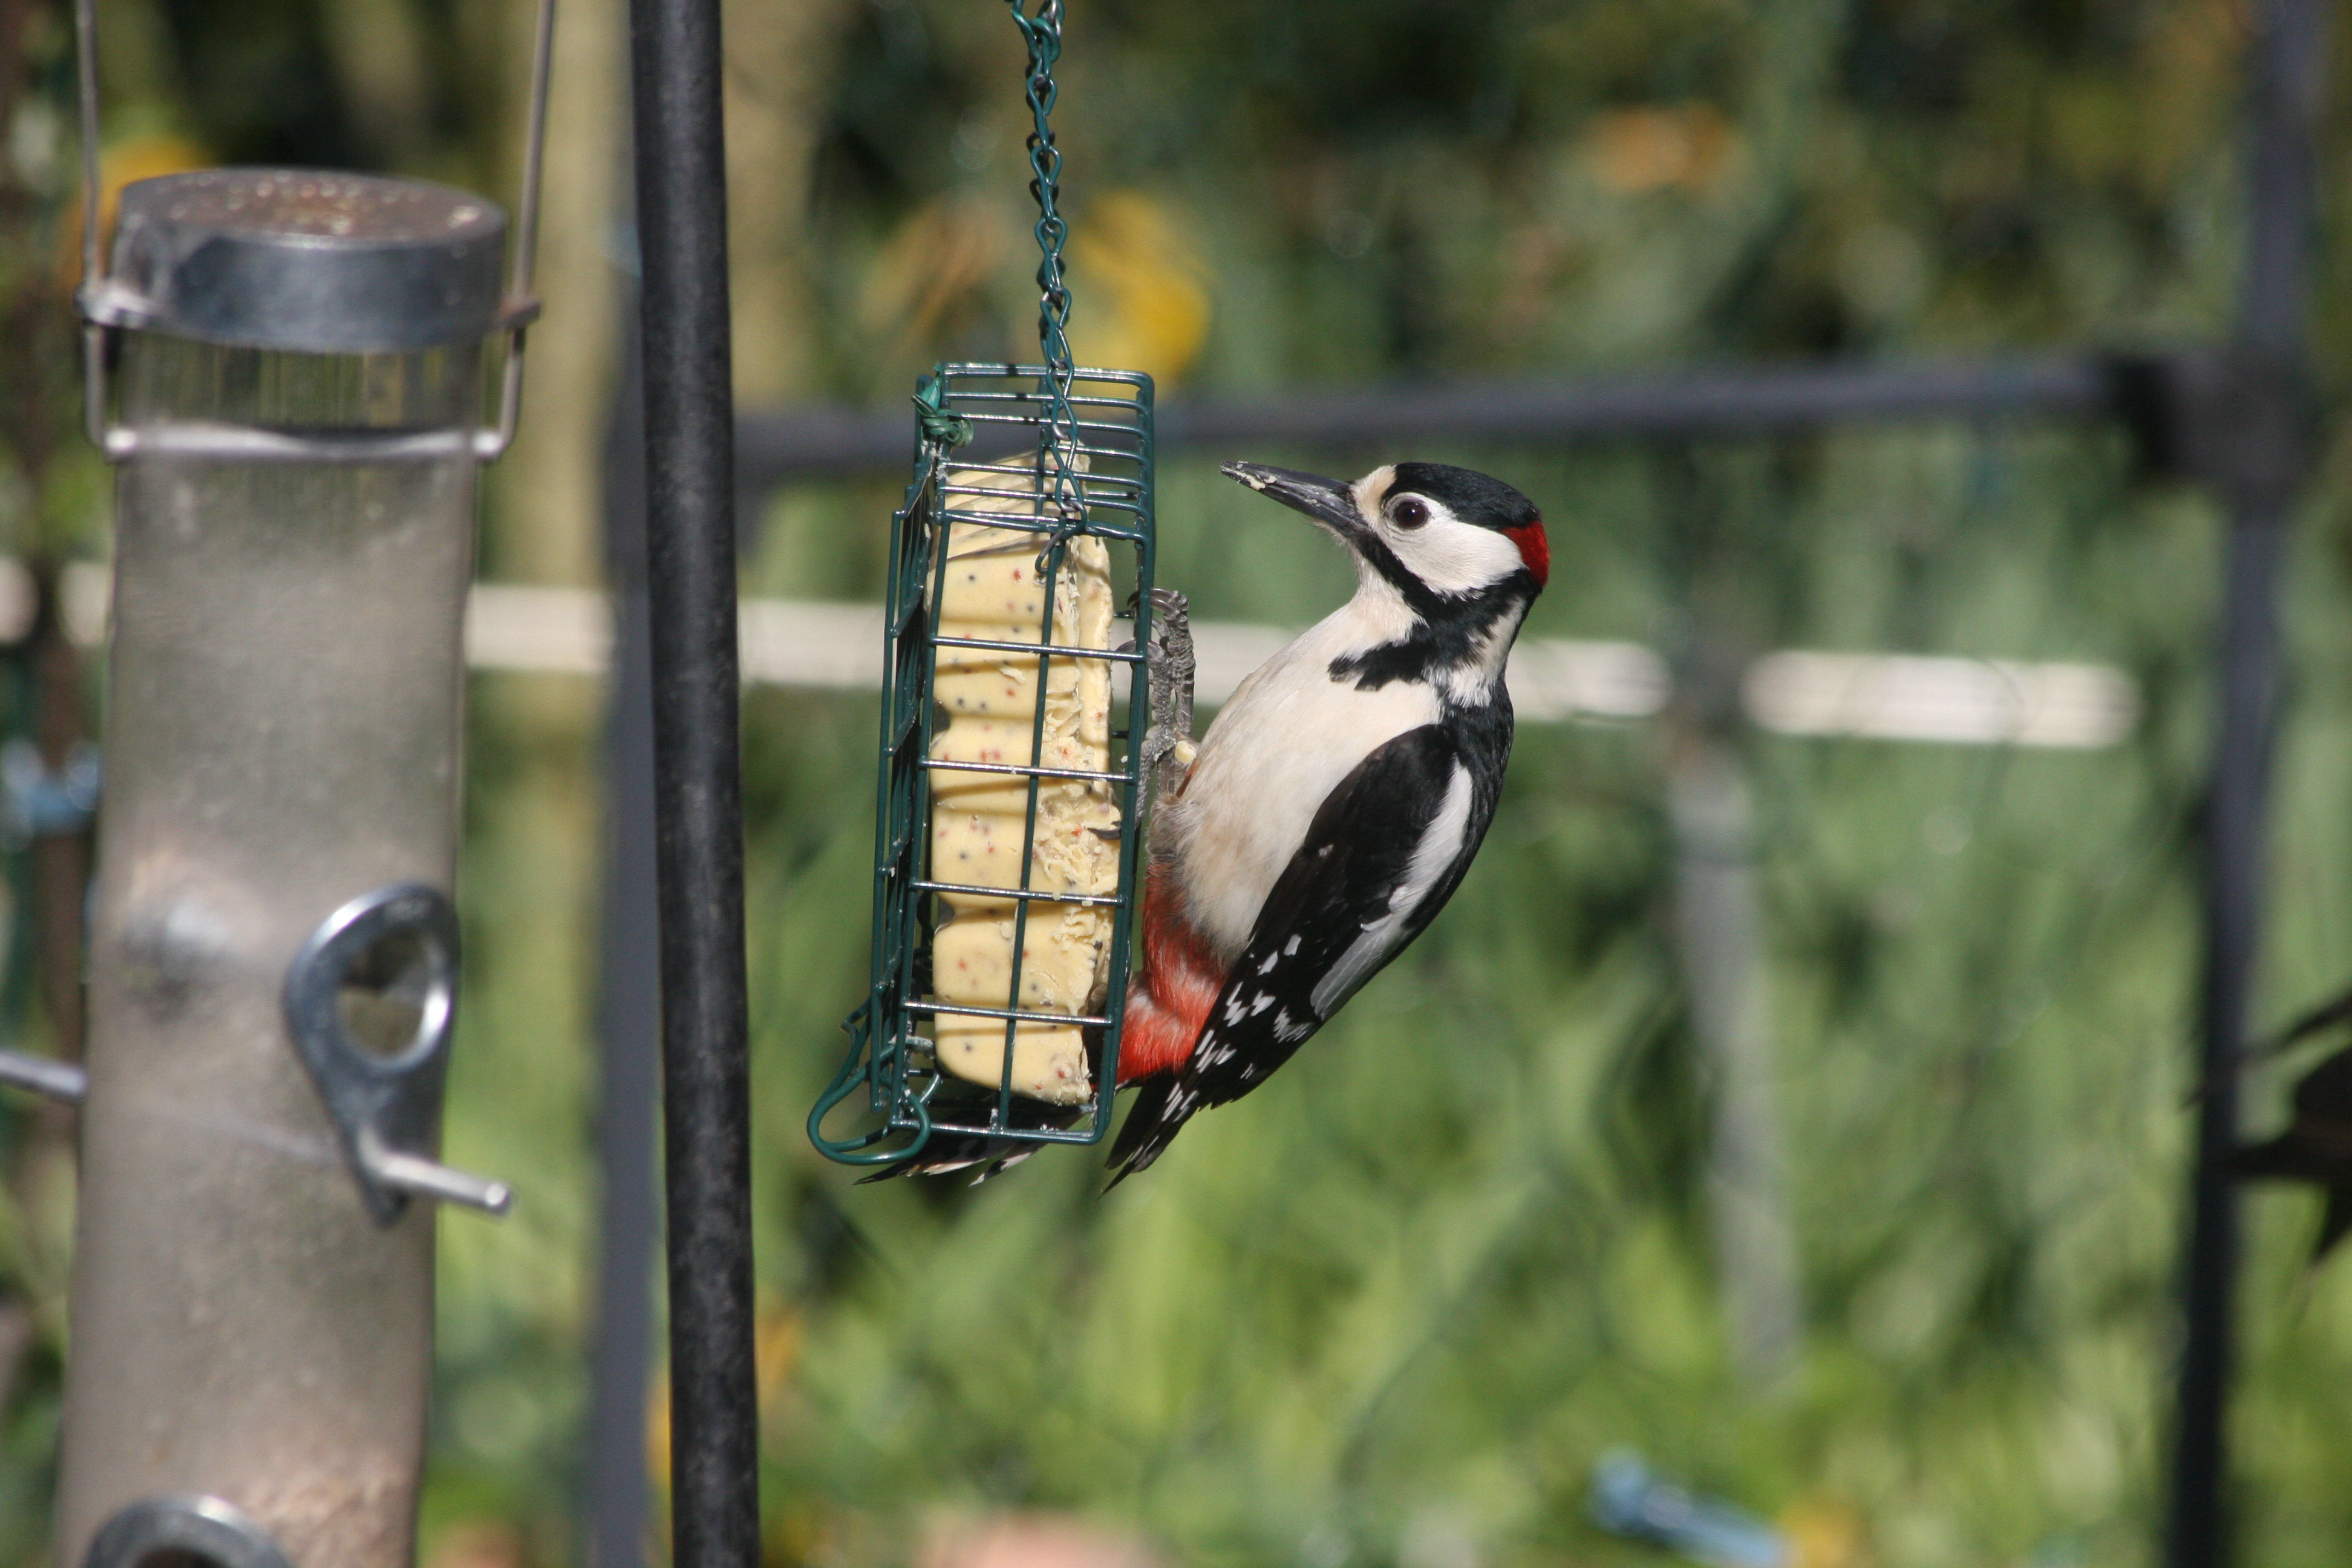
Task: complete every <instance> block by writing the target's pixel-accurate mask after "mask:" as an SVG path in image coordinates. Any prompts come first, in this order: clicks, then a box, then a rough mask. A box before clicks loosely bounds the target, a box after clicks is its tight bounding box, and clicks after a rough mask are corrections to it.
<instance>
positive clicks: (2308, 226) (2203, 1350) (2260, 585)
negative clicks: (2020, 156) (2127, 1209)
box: [2165, 0, 2324, 1568]
mask: <svg viewBox="0 0 2352 1568" xmlns="http://www.w3.org/2000/svg"><path fill="white" fill-rule="evenodd" d="M2259 16H2260V24H2259V28H2258V31H2257V34H2256V37H2255V38H2254V40H2253V49H2252V59H2251V67H2252V69H2251V73H2250V82H2249V91H2248V113H2249V119H2250V121H2251V135H2250V137H2249V146H2248V186H2249V199H2248V203H2247V230H2248V232H2247V245H2246V266H2245V276H2244V279H2243V283H2242V293H2241V297H2240V300H2239V318H2238V331H2237V336H2236V342H2235V345H2234V352H2233V354H2232V356H2231V361H2232V363H2231V374H2230V383H2231V392H2232V394H2233V395H2232V396H2231V399H2229V401H2228V405H2227V406H2225V407H2223V408H2221V409H2217V410H2216V413H2217V414H2218V415H2219V416H2220V417H2221V420H2222V422H2223V427H2222V428H2221V429H2220V430H2218V431H2216V432H2214V438H2213V440H2212V443H2211V453H2212V462H2213V468H2214V472H2213V476H2212V477H2213V478H2214V479H2216V481H2217V482H2218V483H2219V485H2220V487H2221V490H2222V493H2223V496H2224V498H2225V500H2226V501H2227V502H2228V504H2229V507H2230V511H2231V518H2230V531H2229V537H2228V544H2227V550H2226V553H2227V560H2226V564H2225V568H2224V579H2223V589H2222V594H2223V598H2222V605H2221V655H2220V657H2221V671H2220V673H2221V683H2220V684H2221V693H2220V696H2221V714H2220V721H2219V725H2218V734H2217V736H2216V742H2215V747H2216V749H2215V753H2214V758H2213V773H2212V787H2211V792H2210V795H2209V796H2208V798H2207V803H2206V811H2207V819H2206V827H2205V889H2204V903H2205V910H2204V914H2205V962H2204V974H2203V998H2202V1016H2201V1019H2200V1025H2201V1029H2200V1049H2199V1064H2198V1065H2199V1071H2200V1079H2201V1080H2202V1082H2203V1084H2204V1086H2205V1093H2204V1095H2203V1097H2202V1098H2201V1099H2200V1101H2199V1105H2198V1117H2197V1152H2196V1165H2195V1171H2194V1174H2193V1175H2192V1177H2191V1184H2190V1192H2189V1239H2188V1253H2187V1256H2186V1258H2184V1259H2183V1265H2182V1280H2181V1296H2182V1305H2183V1310H2184V1319H2185V1321H2184V1325H2183V1328H2184V1336H2183V1342H2182V1352H2181V1363H2180V1384H2179V1408H2178V1413H2177V1415H2176V1421H2175V1427H2174V1435H2173V1454H2172V1465H2173V1473H2172V1506H2171V1516H2170V1519H2169V1521H2168V1533H2167V1538H2166V1542H2165V1561H2166V1563H2167V1564H2168V1568H2224V1565H2225V1564H2226V1563H2228V1562H2229V1560H2230V1545H2231V1542H2230V1529H2229V1519H2228V1512H2227V1507H2226V1503H2227V1499H2226V1495H2225V1493H2226V1487H2227V1480H2228V1452H2227V1447H2226V1443H2225V1436H2226V1431H2227V1422H2228V1416H2229V1384H2230V1367H2231V1351H2232V1342H2233V1338H2234V1331H2235V1316H2236V1314H2235V1310H2234V1308H2235V1285H2236V1279H2237V1267H2238V1252H2239V1226H2238V1199H2237V1193H2236V1191H2235V1187H2234V1184H2233V1178H2232V1176H2231V1156H2232V1152H2233V1150H2234V1149H2235V1146H2236V1144H2237V1141H2238V1093H2237V1073H2238V1068H2239V1065H2240V1061H2241V1058H2242V1056H2243V1053H2244V1049H2245V1042H2246V1024H2247V1008H2248V1002H2249V999H2250V994H2251V991H2252V981H2253V975H2254V967H2255V960H2256V955H2257V953H2258V951H2259V948H2260V942H2261V933H2262V900H2263V861H2264V858H2265V857H2266V855H2267V854H2268V852H2269V844H2268V833H2267V822H2266V817H2267V811H2266V804H2267V803H2266V796H2267V794H2268V789H2269V780H2270V756H2271V742H2272V736H2273V730H2274V728H2275V721H2276V697H2277V686H2278V605H2277V600H2278V575H2279V566H2280V563H2281V560H2282V557H2283V555H2284V549H2285V543H2286V537H2287V523H2288V520H2289V517H2290V514H2291V511H2292V508H2293V506H2294V496H2295V491H2296V489H2298V488H2299V486H2300V483H2301V480H2302V478H2303V470H2304V467H2305V461H2306V457H2305V453H2306V447H2307V443H2306V440H2305V424H2306V420H2305V348H2304V331H2305V319H2306V315H2307V311H2308V302H2309V297H2310V255H2309V250H2310V242H2311V234H2312V219H2313V213H2314V206H2315V191H2314V188H2313V182H2314V173H2315V170H2314V151H2313V133H2314V130H2315V122H2316V119H2317V112H2318V103H2319V89H2320V80H2321V68H2322V64H2323V61H2322V37H2323V32H2324V28H2323V26H2322V21H2323V12H2322V9H2321V4H2320V0H2264V3H2263V5H2262V6H2261V8H2260V11H2259Z"/></svg>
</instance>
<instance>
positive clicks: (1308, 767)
mask: <svg viewBox="0 0 2352 1568" xmlns="http://www.w3.org/2000/svg"><path fill="white" fill-rule="evenodd" d="M1397 608H1398V609H1402V606H1401V605H1400V606H1397ZM1391 616H1392V612H1391V610H1390V607H1389V606H1388V605H1381V604H1377V603H1374V604H1369V605H1368V604H1367V603H1366V602H1365V600H1364V598H1362V597H1359V598H1357V599H1355V600H1351V601H1350V602H1349V604H1348V605H1344V606H1343V607H1341V608H1340V609H1339V611H1338V612H1337V613H1336V614H1334V615H1332V616H1328V618H1326V619H1325V620H1323V621H1322V622H1321V623H1320V624H1318V625H1317V626H1314V627H1312V628H1310V629H1309V630H1307V631H1306V632H1303V633H1301V634H1300V635H1299V637H1297V640H1296V641H1294V642H1292V643H1291V644H1290V646H1288V647H1286V648H1284V649H1283V650H1282V651H1281V652H1280V653H1277V654H1276V655H1275V656H1274V657H1273V658H1270V659H1268V660H1266V661H1265V664H1263V665H1261V666H1259V667H1258V668H1257V670H1256V671H1255V673H1254V674H1252V675H1251V676H1250V678H1249V679H1246V680H1244V681H1243V682H1242V684H1241V686H1240V688H1239V689H1237V690H1235V691H1234V696H1233V700H1231V701H1230V702H1228V703H1226V704H1225V706H1224V707H1223V709H1222V710H1220V711H1219V712H1218V714H1217V717H1216V721H1215V722H1213V723H1212V724H1211V725H1210V726H1209V733H1208V735H1207V737H1206V738H1205V739H1203V740H1202V742H1201V755H1200V759H1199V760H1198V761H1197V762H1195V763H1193V765H1192V776H1191V778H1190V779H1189V780H1188V781H1187V783H1186V784H1185V786H1184V793H1183V795H1181V797H1179V798H1178V799H1176V800H1174V801H1171V802H1169V803H1167V804H1166V805H1164V806H1163V807H1162V808H1161V809H1162V821H1161V826H1160V831H1159V832H1158V833H1157V834H1155V836H1154V837H1155V842H1156V843H1158V844H1160V846H1162V847H1165V848H1166V849H1167V850H1168V851H1170V852H1171V853H1172V854H1173V855H1174V856H1175V857H1176V858H1177V860H1178V863H1179V865H1180V866H1181V873H1182V881H1183V885H1184V888H1185V891H1186V897H1187V903H1188V912H1189V913H1190V915H1191V917H1192V922H1193V924H1194V925H1195V926H1196V927H1197V928H1198V929H1199V930H1200V931H1201V934H1202V936H1203V937H1205V938H1206V939H1207V940H1208V942H1209V945H1210V947H1211V949H1212V950H1213V951H1214V952H1215V953H1216V955H1217V956H1218V958H1219V959H1221V960H1223V962H1225V963H1231V962H1232V961H1233V960H1234V957H1235V956H1236V955H1238V954H1239V953H1240V952H1241V950H1242V949H1243V948H1244V946H1246V945H1248V942H1249V933H1250V928H1251V927H1252V926H1253V925H1255V923H1256V921H1257V915H1258V910H1260V909H1262V908H1264V907H1265V899H1266V895H1267V894H1268V893H1270V892H1272V891H1273V890H1274V884H1275V882H1276V879H1279V878H1280V877H1281V875H1282V873H1283V869H1284V868H1286V866H1288V865H1289V864H1290V858H1291V857H1292V856H1293V855H1295V854H1297V852H1298V847H1299V845H1300V844H1302V843H1304V842H1305V841H1306V838H1307V826H1308V824H1309V823H1311V822H1312V821H1313V820H1314V816H1315V812H1316V810H1317V808H1318V807H1319V806H1320V805H1322V804H1323V802H1324V799H1325V798H1326V797H1327V796H1328V795H1330V793H1331V792H1332V790H1334V789H1335V788H1337V787H1338V786H1339V781H1340V780H1342V779H1344V778H1346V777H1347V776H1348V774H1349V773H1351V772H1353V771H1354V769H1355V766H1356V764H1357V763H1360V762H1362V761H1363V760H1364V758H1365V757H1367V756H1369V755H1370V753H1371V752H1373V751H1374V750H1375V749H1376V748H1378V747H1380V746H1381V745H1383V744H1385V743H1387V742H1390V741H1391V740H1394V739H1395V738H1396V737H1397V736H1399V735H1402V734H1403V733H1404V732H1405V731H1408V730H1415V729H1419V728H1420V727H1421V726H1422V725H1423V724H1430V723H1434V722H1436V721H1437V719H1438V718H1439V716H1440V715H1439V708H1438V702H1437V696H1436V693H1435V692H1434V691H1433V690H1432V689H1430V688H1429V687H1428V686H1426V685H1423V684H1422V683H1420V682H1417V681H1391V682H1390V683H1389V684H1388V685H1386V686H1384V687H1382V688H1381V689H1379V690H1377V691H1360V690H1358V689H1356V686H1355V684H1354V683H1353V682H1352V681H1348V682H1341V681H1335V680H1333V679H1331V678H1330V666H1331V661H1332V660H1333V659H1334V658H1341V657H1344V656H1346V655H1348V654H1351V653H1358V652H1360V651H1362V650H1363V649H1364V648H1366V647H1370V646H1372V645H1374V644H1376V643H1379V642H1382V641H1386V640H1388V639H1389V638H1390V637H1394V636H1396V635H1397V631H1398V628H1396V627H1395V626H1393V624H1388V623H1391ZM1375 623H1383V624H1375Z"/></svg>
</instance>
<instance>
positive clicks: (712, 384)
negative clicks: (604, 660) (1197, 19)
mask: <svg viewBox="0 0 2352 1568" xmlns="http://www.w3.org/2000/svg"><path fill="white" fill-rule="evenodd" d="M630 34H631V41H632V46H633V55H634V60H633V76H634V79H635V110H636V118H635V135H636V174H637V178H636V187H637V213H636V216H637V235H638V252H639V254H640V256H641V257H642V258H643V261H644V285H643V289H644V291H643V293H642V295H641V297H640V311H639V315H640V319H641V321H642V322H643V329H642V330H643V337H642V340H641V341H642V342H643V345H644V354H645V388H646V405H645V406H646V503H647V504H646V606H647V609H648V612H649V614H650V616H651V631H652V641H651V647H652V650H653V663H652V668H653V704H654V804H655V811H656V818H657V823H658V834H657V839H656V854H657V862H658V868H659V881H660V892H661V993H662V1111H663V1121H662V1130H663V1137H664V1153H665V1162H664V1170H665V1175H666V1182H665V1194H666V1196H667V1231H668V1242H669V1366H670V1444H671V1454H670V1503H671V1514H672V1540H673V1542H674V1547H673V1554H672V1560H673V1562H674V1563H676V1568H756V1564H757V1563H758V1561H759V1552H760V1502H759V1477H758V1470H759V1424H758V1408H757V1403H758V1401H757V1394H756V1391H755V1388H754V1384H753V1376H752V1351H751V1092H750V1089H751V1085H750V1071H749V1062H748V1051H747V1033H748V1023H749V1020H748V1007H747V1005H746V1001H745V994H744V952H743V802H742V779H741V766H740V764H741V756H740V734H739V717H740V715H739V710H738V677H737V670H736V630H735V524H734V500H735V453H734V437H735V423H734V395H733V387H732V384H731V383H732V375H733V367H732V365H731V363H730V354H729V346H728V333H729V321H728V301H727V160H726V147H725V139H724V134H723V132H722V130H721V127H720V121H719V70H720V63H719V0H633V4H632V5H631V7H630Z"/></svg>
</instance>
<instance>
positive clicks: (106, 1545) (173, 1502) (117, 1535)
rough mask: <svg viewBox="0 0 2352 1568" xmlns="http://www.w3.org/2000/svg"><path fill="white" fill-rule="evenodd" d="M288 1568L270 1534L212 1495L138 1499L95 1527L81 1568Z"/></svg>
mask: <svg viewBox="0 0 2352 1568" xmlns="http://www.w3.org/2000/svg"><path fill="white" fill-rule="evenodd" d="M190 1558H193V1559H194V1560H195V1562H196V1563H198V1564H200V1565H205V1568H293V1564H292V1563H290V1562H289V1561H288V1559H287V1556H286V1553H285V1552H283V1551H282V1550H280V1549H279V1547H278V1542H275V1541H272V1540H271V1539H270V1538H269V1532H268V1531H266V1530H264V1529H262V1528H261V1526H259V1525H258V1524H256V1523H255V1522H254V1521H252V1520H251V1519H248V1518H247V1516H246V1514H245V1512H244V1510H240V1509H238V1508H236V1507H234V1506H233V1505H231V1504H229V1503H226V1502H223V1501H222V1500H220V1499H218V1498H216V1497H198V1496H194V1495H193V1494H188V1495H180V1496H172V1495H165V1496H160V1497H148V1498H141V1499H140V1500H138V1501H137V1502H134V1503H131V1504H129V1505H128V1506H126V1507H124V1508H123V1509H121V1510H119V1511H118V1512H117V1513H116V1514H115V1515H114V1517H113V1518H111V1519H110V1520H108V1521H106V1523H105V1524H104V1525H103V1526H101V1527H100V1530H99V1532H98V1534H97V1535H96V1536H95V1537H93V1538H92V1539H91V1541H90V1543H89V1554H88V1555H87V1556H85V1557H84V1558H83V1559H82V1568H151V1565H152V1568H169V1565H170V1564H173V1563H182V1564H184V1563H185V1562H186V1560H188V1559H190Z"/></svg>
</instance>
